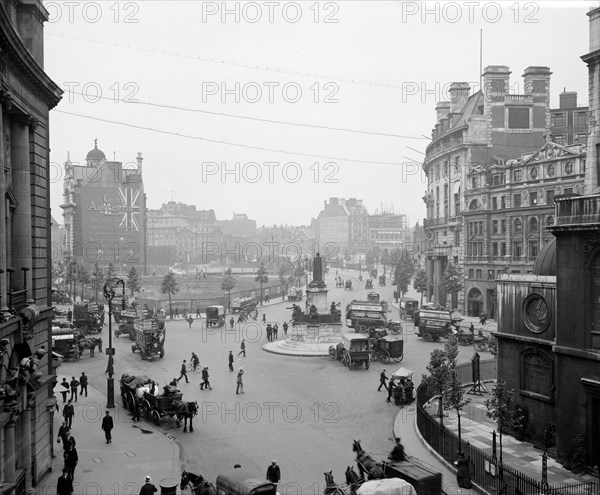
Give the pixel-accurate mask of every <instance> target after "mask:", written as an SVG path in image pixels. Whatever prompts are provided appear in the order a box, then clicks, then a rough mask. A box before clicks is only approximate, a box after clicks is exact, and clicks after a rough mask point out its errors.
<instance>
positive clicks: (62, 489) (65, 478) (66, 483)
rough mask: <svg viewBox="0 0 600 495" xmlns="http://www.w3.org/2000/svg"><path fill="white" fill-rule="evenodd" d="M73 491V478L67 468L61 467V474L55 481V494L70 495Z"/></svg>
mask: <svg viewBox="0 0 600 495" xmlns="http://www.w3.org/2000/svg"><path fill="white" fill-rule="evenodd" d="M72 493H73V479H72V478H71V476H70V475H69V470H68V469H67V468H63V470H62V475H61V476H60V477H59V478H58V481H57V482H56V495H71V494H72Z"/></svg>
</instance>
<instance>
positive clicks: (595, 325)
mask: <svg viewBox="0 0 600 495" xmlns="http://www.w3.org/2000/svg"><path fill="white" fill-rule="evenodd" d="M591 268H592V269H591V272H590V273H591V287H590V292H591V294H590V295H591V303H592V305H591V306H592V307H591V308H590V310H591V313H592V314H591V321H592V326H591V336H590V337H591V342H590V344H591V347H593V348H595V349H599V348H600V255H598V256H596V258H595V259H594V262H593V264H592V267H591Z"/></svg>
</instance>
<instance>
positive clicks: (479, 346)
mask: <svg viewBox="0 0 600 495" xmlns="http://www.w3.org/2000/svg"><path fill="white" fill-rule="evenodd" d="M473 347H474V348H475V350H476V351H479V352H482V351H487V349H488V346H487V343H486V342H484V341H481V340H479V341H476V342H473Z"/></svg>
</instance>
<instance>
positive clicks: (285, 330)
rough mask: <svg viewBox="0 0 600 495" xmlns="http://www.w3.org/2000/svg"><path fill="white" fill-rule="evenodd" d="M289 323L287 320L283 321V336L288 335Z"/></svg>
mask: <svg viewBox="0 0 600 495" xmlns="http://www.w3.org/2000/svg"><path fill="white" fill-rule="evenodd" d="M287 330H288V324H287V321H284V322H283V336H284V337H287Z"/></svg>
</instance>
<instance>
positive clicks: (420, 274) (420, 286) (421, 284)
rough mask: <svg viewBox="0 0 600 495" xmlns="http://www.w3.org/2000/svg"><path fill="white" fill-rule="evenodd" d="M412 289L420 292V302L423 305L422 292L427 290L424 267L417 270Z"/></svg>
mask: <svg viewBox="0 0 600 495" xmlns="http://www.w3.org/2000/svg"><path fill="white" fill-rule="evenodd" d="M413 289H415V290H416V291H417V292H419V293H420V294H421V304H420V306H423V294H425V293H426V292H427V271H426V270H424V269H422V268H421V269H419V270H417V273H415V279H414V281H413Z"/></svg>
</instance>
